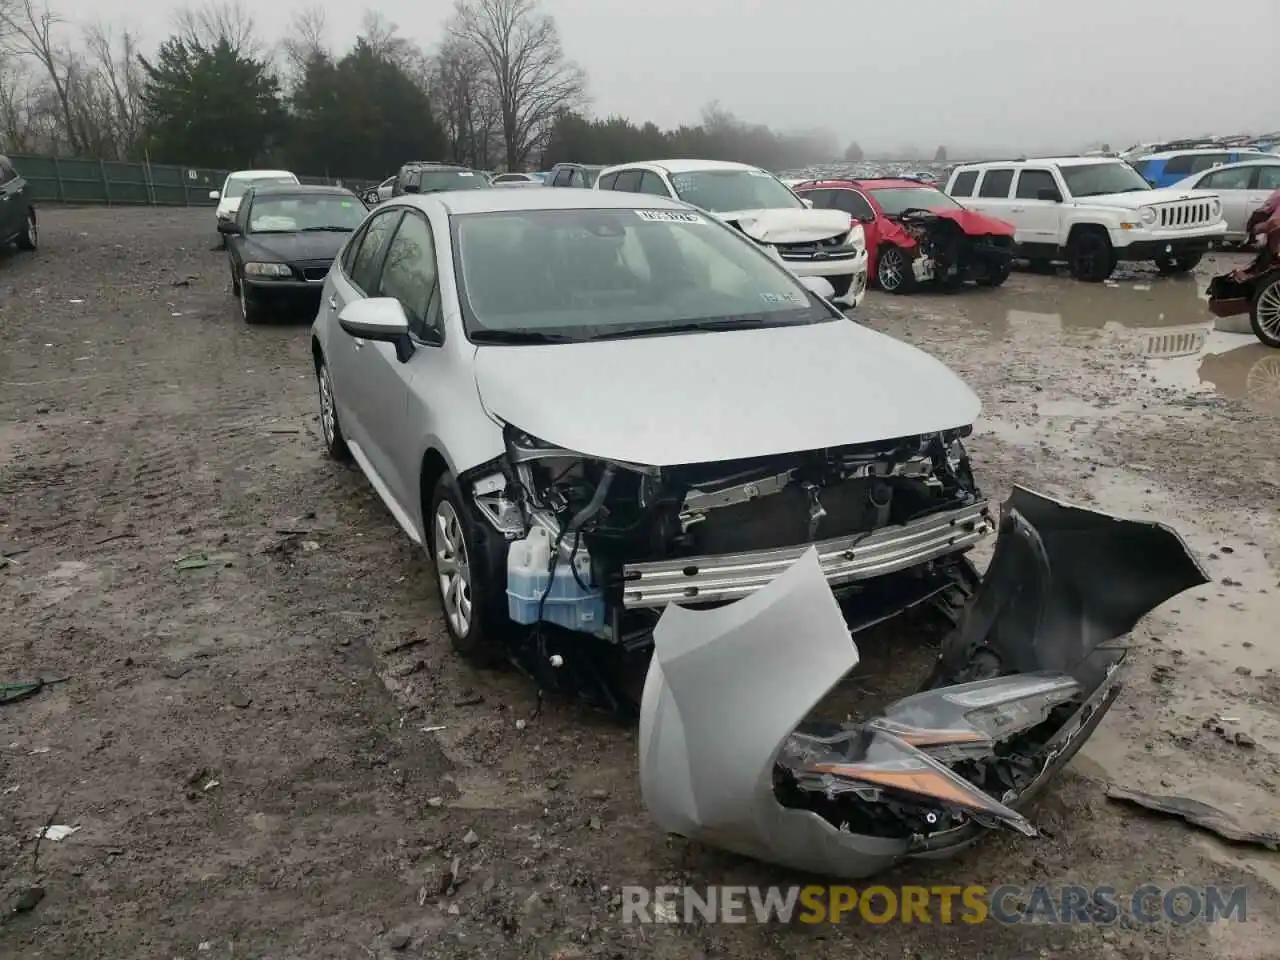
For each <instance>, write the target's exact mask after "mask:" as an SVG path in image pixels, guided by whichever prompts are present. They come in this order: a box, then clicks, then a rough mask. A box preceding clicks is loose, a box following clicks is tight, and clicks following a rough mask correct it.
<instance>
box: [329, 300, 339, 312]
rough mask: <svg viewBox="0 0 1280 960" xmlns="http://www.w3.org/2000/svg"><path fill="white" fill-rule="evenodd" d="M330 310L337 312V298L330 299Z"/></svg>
mask: <svg viewBox="0 0 1280 960" xmlns="http://www.w3.org/2000/svg"><path fill="white" fill-rule="evenodd" d="M329 309H330V310H337V309H338V298H337V297H330V298H329Z"/></svg>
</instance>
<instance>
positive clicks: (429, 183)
mask: <svg viewBox="0 0 1280 960" xmlns="http://www.w3.org/2000/svg"><path fill="white" fill-rule="evenodd" d="M488 186H490V184H489V180H488V178H487V177H482V176H480V174H478V173H476V172H475V171H474V170H423V171H422V188H421V192H422V193H439V192H440V191H442V190H484V189H485V188H486V187H488Z"/></svg>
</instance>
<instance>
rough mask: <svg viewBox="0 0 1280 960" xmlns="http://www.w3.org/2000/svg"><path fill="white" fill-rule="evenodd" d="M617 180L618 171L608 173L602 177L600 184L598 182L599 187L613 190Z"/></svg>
mask: <svg viewBox="0 0 1280 960" xmlns="http://www.w3.org/2000/svg"><path fill="white" fill-rule="evenodd" d="M617 180H618V175H617V174H616V173H606V174H605V175H604V176H603V177H601V178H600V182H599V184H597V187H598V188H599V189H601V190H612V189H613V185H614V183H616V182H617Z"/></svg>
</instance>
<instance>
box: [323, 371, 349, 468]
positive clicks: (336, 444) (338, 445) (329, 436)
mask: <svg viewBox="0 0 1280 960" xmlns="http://www.w3.org/2000/svg"><path fill="white" fill-rule="evenodd" d="M316 390H317V392H318V393H319V395H320V432H321V434H322V435H323V436H324V450H325V453H327V454H329V456H330V457H332V458H333V459H334V460H337V461H339V462H342V463H346V462H347V461H348V460H350V459H351V450H350V448H348V447H347V438H346V437H344V436H343V435H342V424H340V423H339V422H338V402H337V400H336V399H335V398H334V395H333V378H332V377H330V376H329V365H328V364H327V363H325V362H324V361H323V360H319V361H317V363H316Z"/></svg>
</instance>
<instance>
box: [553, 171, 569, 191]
mask: <svg viewBox="0 0 1280 960" xmlns="http://www.w3.org/2000/svg"><path fill="white" fill-rule="evenodd" d="M572 176H573V171H572V170H570V169H569V168H568V167H561V168H560V169H559V170H557V171H556V175H555V179H554V180H552V181H551V185H552V186H553V187H567V186H568V185H569V180H570V178H571V177H572Z"/></svg>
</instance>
